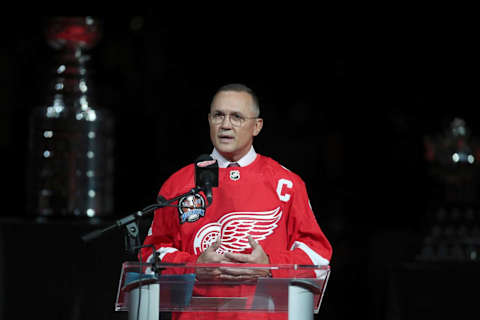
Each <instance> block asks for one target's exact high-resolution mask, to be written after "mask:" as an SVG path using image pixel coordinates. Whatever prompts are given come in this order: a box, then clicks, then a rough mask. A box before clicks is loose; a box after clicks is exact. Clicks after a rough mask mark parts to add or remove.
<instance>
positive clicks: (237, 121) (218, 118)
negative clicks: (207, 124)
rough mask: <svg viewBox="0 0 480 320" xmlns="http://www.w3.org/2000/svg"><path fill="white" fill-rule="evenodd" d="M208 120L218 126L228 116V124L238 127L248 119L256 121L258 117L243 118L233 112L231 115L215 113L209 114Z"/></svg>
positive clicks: (220, 112)
mask: <svg viewBox="0 0 480 320" xmlns="http://www.w3.org/2000/svg"><path fill="white" fill-rule="evenodd" d="M209 115H210V119H211V120H212V122H213V123H214V124H220V123H223V121H224V120H225V117H226V116H228V118H229V119H230V123H231V124H232V126H234V127H240V126H241V125H242V124H243V123H244V122H245V121H247V120H249V119H257V118H258V117H244V116H242V115H241V114H239V113H236V112H233V113H227V114H225V113H223V112H222V111H215V112H214V113H210V114H209Z"/></svg>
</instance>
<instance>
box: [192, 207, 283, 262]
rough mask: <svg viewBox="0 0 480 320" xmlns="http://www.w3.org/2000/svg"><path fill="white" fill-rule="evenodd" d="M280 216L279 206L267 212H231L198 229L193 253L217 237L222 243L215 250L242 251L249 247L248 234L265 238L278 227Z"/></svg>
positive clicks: (200, 250) (211, 242)
mask: <svg viewBox="0 0 480 320" xmlns="http://www.w3.org/2000/svg"><path fill="white" fill-rule="evenodd" d="M281 217H282V211H280V207H278V208H276V209H274V210H272V211H267V212H232V213H229V214H226V215H224V216H223V217H221V218H220V220H218V221H217V222H213V223H208V224H206V225H204V226H203V227H202V228H201V229H200V230H198V232H197V234H196V236H195V239H194V243H193V246H194V251H195V254H200V253H202V252H203V251H205V250H206V249H207V248H208V247H209V246H211V245H212V244H213V243H214V242H215V241H216V240H217V238H218V236H220V237H221V239H222V245H221V246H220V248H218V250H217V252H218V253H220V254H223V253H224V252H226V251H228V252H237V253H238V252H242V251H244V250H245V249H247V248H250V244H249V243H248V238H247V237H248V236H249V235H250V236H252V238H253V239H254V240H256V241H260V240H264V239H266V238H267V237H268V236H269V235H270V234H272V233H273V230H275V229H276V228H277V227H278V221H280V218H281Z"/></svg>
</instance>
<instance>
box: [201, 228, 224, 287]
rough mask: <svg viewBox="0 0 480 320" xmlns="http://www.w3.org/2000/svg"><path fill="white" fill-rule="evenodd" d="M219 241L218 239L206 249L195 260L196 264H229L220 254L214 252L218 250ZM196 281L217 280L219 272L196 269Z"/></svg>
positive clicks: (210, 269)
mask: <svg viewBox="0 0 480 320" xmlns="http://www.w3.org/2000/svg"><path fill="white" fill-rule="evenodd" d="M220 244H221V239H220V237H218V239H217V241H215V243H214V244H212V245H211V246H210V247H208V248H207V250H205V251H204V252H203V253H202V254H201V255H200V256H199V257H198V259H197V264H198V263H224V262H229V261H227V260H226V258H225V257H224V256H223V255H222V254H218V253H217V252H216V251H217V249H218V248H220ZM196 272H197V279H199V280H208V279H216V278H219V276H220V274H221V271H220V270H219V268H197V270H196Z"/></svg>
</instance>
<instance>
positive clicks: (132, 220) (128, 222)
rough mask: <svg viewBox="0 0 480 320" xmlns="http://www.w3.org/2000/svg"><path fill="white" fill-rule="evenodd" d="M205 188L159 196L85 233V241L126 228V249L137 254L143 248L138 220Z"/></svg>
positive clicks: (83, 238) (83, 237)
mask: <svg viewBox="0 0 480 320" xmlns="http://www.w3.org/2000/svg"><path fill="white" fill-rule="evenodd" d="M202 190H203V189H202V188H200V187H195V188H193V189H191V190H190V191H189V192H187V193H184V194H181V195H179V196H176V197H174V198H172V199H170V200H166V199H165V198H163V197H161V196H159V197H158V198H157V203H156V204H152V205H149V206H148V207H146V208H144V209H143V210H139V211H137V212H135V213H132V214H130V215H128V216H126V217H124V218H122V219H119V220H117V221H116V222H115V223H114V224H112V225H110V226H108V227H106V228H103V229H97V230H94V231H92V232H89V233H87V234H85V235H83V236H82V240H83V241H84V242H90V241H92V240H95V239H97V238H99V237H100V236H102V235H104V234H105V233H108V232H110V231H112V230H114V229H117V228H118V229H122V228H125V251H127V252H128V253H130V254H133V255H135V251H136V250H138V249H139V248H141V246H140V234H139V230H138V225H137V220H139V219H140V218H143V217H145V216H146V215H148V214H150V213H152V212H154V211H155V210H156V209H159V208H163V207H166V206H169V205H170V204H171V203H172V202H175V201H177V200H179V199H180V198H182V197H185V196H188V195H194V194H196V193H199V192H200V191H202ZM153 251H155V250H153Z"/></svg>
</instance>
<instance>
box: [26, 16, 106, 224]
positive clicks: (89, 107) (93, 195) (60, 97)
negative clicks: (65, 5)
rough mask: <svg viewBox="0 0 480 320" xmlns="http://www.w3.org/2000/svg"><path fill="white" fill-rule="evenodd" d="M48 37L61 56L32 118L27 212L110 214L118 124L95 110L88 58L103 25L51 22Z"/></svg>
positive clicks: (87, 21) (79, 20)
mask: <svg viewBox="0 0 480 320" xmlns="http://www.w3.org/2000/svg"><path fill="white" fill-rule="evenodd" d="M46 36H47V41H48V44H49V45H50V46H51V47H52V48H54V49H56V50H57V51H58V52H59V54H58V55H57V56H56V60H55V65H54V67H53V71H54V74H55V76H54V77H53V81H52V83H51V85H50V87H49V91H48V93H47V99H46V103H45V104H44V105H42V106H40V107H37V108H35V109H34V110H33V111H32V113H31V115H30V136H29V150H28V157H29V159H28V161H29V168H28V169H29V171H28V177H27V179H28V183H27V188H28V190H27V194H28V198H27V199H28V203H27V206H28V209H27V210H28V212H29V214H33V215H36V216H38V217H86V218H92V217H101V216H108V215H111V214H112V213H113V165H114V163H113V142H114V138H113V132H114V127H113V126H114V121H113V116H112V115H111V113H110V112H109V111H108V110H105V109H101V108H99V107H98V106H97V105H95V102H94V100H93V95H92V86H91V83H90V82H89V73H90V71H89V69H88V66H87V63H88V60H89V58H90V57H89V56H88V55H87V54H85V51H86V50H88V49H90V48H92V47H93V46H95V45H96V43H97V42H98V40H99V38H100V25H99V21H97V20H96V19H94V18H91V17H55V18H51V19H49V20H48V23H47V28H46ZM39 63H42V61H39Z"/></svg>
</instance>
